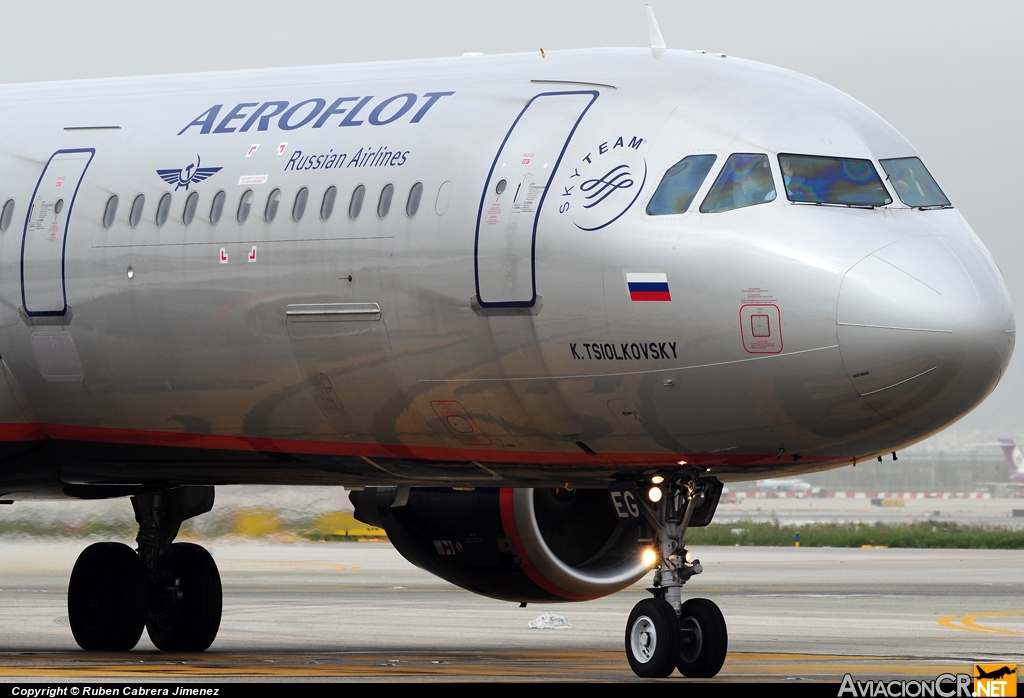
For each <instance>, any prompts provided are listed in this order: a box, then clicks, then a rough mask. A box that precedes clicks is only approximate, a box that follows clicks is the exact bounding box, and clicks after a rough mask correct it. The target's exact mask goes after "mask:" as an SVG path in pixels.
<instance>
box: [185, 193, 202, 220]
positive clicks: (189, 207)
mask: <svg viewBox="0 0 1024 698" xmlns="http://www.w3.org/2000/svg"><path fill="white" fill-rule="evenodd" d="M198 206H199V192H197V191H194V192H192V193H191V194H189V195H188V198H187V199H185V208H184V209H182V211H181V222H182V223H184V224H185V225H192V221H194V220H195V218H196V208H198Z"/></svg>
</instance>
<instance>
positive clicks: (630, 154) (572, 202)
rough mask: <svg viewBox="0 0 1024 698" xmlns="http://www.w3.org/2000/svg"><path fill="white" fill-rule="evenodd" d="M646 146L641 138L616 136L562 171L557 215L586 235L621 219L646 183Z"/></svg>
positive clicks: (597, 145)
mask: <svg viewBox="0 0 1024 698" xmlns="http://www.w3.org/2000/svg"><path fill="white" fill-rule="evenodd" d="M643 143H644V139H643V138H641V137H640V136H616V137H615V138H610V139H608V140H607V141H604V142H602V143H598V144H596V145H595V147H594V148H592V149H588V150H587V151H586V152H585V153H584V154H583V156H582V157H579V158H578V160H577V162H576V163H575V164H572V165H571V167H568V168H564V167H563V168H559V175H560V176H559V180H560V181H559V186H558V189H557V190H556V191H558V194H559V199H560V201H559V205H558V212H559V213H560V214H563V215H568V216H570V217H571V219H572V222H573V224H574V225H575V226H576V227H577V228H579V229H580V230H586V231H592V230H600V229H601V228H604V227H605V226H608V225H611V224H612V223H614V222H615V221H617V220H618V219H619V218H621V217H622V216H623V214H625V213H626V211H628V210H629V209H630V208H631V207H632V206H633V204H634V203H636V200H637V199H638V198H640V192H641V191H643V188H644V184H646V183H647V160H646V159H644V157H643V155H642V154H641V153H640V146H641V145H642V144H643ZM552 193H554V192H552ZM549 196H550V194H549Z"/></svg>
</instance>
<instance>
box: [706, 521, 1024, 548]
mask: <svg viewBox="0 0 1024 698" xmlns="http://www.w3.org/2000/svg"><path fill="white" fill-rule="evenodd" d="M797 534H799V536H800V546H801V547H806V548H825V547H830V548H862V547H865V546H884V547H887V548H979V549H993V550H1021V549H1024V530H1014V529H1011V528H1004V527H1001V526H984V525H979V524H958V523H953V522H949V521H920V522H916V523H913V522H912V523H906V524H904V523H900V524H888V523H875V524H858V523H815V524H807V525H804V526H782V525H780V524H779V523H778V522H777V521H776V522H753V521H743V522H738V523H731V524H715V523H713V524H711V525H709V526H705V527H703V528H691V529H690V530H689V531H687V532H686V543H687V544H688V545H761V546H789V547H793V546H794V544H795V542H796V536H797Z"/></svg>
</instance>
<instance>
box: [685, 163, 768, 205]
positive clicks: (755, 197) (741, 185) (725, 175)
mask: <svg viewBox="0 0 1024 698" xmlns="http://www.w3.org/2000/svg"><path fill="white" fill-rule="evenodd" d="M774 200H775V182H774V180H772V170H771V166H770V165H769V164H768V156H767V155H762V154H760V153H733V154H732V155H730V156H729V160H728V161H727V162H726V163H725V167H723V168H722V171H721V173H720V174H719V175H718V179H716V180H715V185H714V186H713V187H711V191H709V192H708V195H707V196H705V197H704V203H702V204H701V205H700V212H701V213H721V212H722V211H731V210H733V209H734V208H743V207H744V206H753V205H755V204H764V203H767V202H769V201H774Z"/></svg>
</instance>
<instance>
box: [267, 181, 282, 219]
mask: <svg viewBox="0 0 1024 698" xmlns="http://www.w3.org/2000/svg"><path fill="white" fill-rule="evenodd" d="M280 205H281V190H280V189H275V190H274V191H272V192H270V196H268V197H267V208H266V210H264V211H263V219H264V220H265V221H266V222H267V223H270V222H272V221H273V220H274V219H275V218H277V209H278V207H279V206H280Z"/></svg>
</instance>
